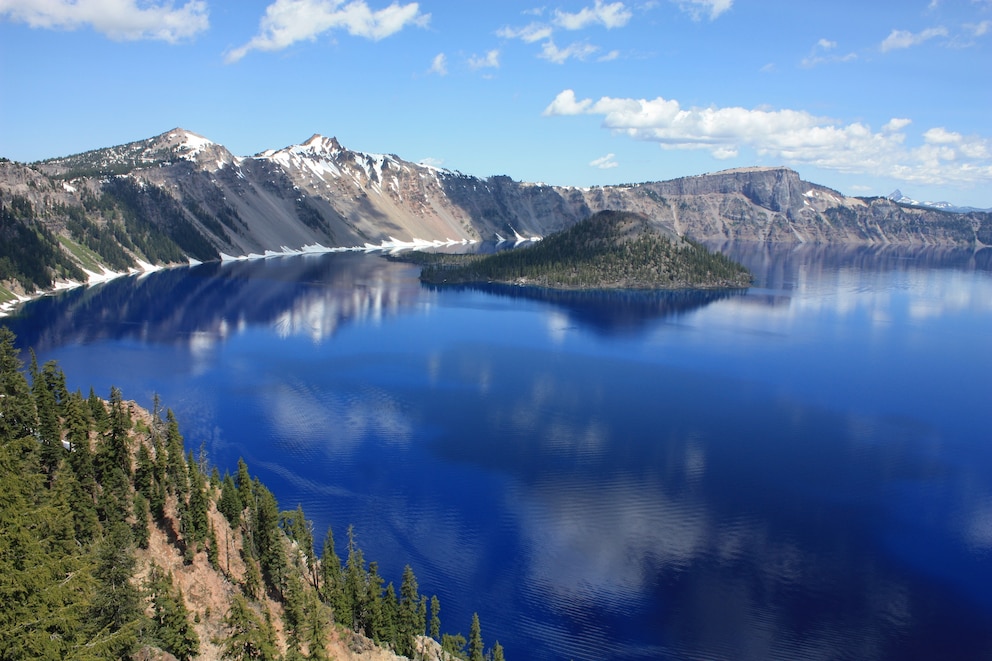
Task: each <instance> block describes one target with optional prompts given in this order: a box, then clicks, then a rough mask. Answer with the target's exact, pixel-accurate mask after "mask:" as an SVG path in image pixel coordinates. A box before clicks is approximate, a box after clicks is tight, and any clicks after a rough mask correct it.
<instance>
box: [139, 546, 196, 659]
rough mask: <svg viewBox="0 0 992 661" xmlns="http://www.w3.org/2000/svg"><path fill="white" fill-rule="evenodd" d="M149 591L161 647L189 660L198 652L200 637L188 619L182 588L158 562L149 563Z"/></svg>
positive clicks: (179, 657) (178, 657) (177, 656)
mask: <svg viewBox="0 0 992 661" xmlns="http://www.w3.org/2000/svg"><path fill="white" fill-rule="evenodd" d="M148 592H149V594H150V596H151V599H152V610H153V613H154V615H153V619H154V621H155V623H156V625H157V627H156V629H157V630H156V637H157V638H158V640H159V641H160V642H161V643H162V648H163V649H164V650H165V651H166V652H169V653H170V654H172V655H173V656H175V657H176V658H177V659H179V661H189V660H190V659H192V658H194V657H195V656H196V655H198V654H199V653H200V637H199V636H198V635H197V633H196V630H195V629H193V625H192V624H191V623H190V621H189V611H188V610H187V609H186V601H185V599H183V594H182V591H181V590H178V589H177V588H176V587H175V586H174V584H173V580H172V574H171V573H170V574H167V573H166V572H164V571H163V570H161V569H160V568H159V567H158V566H156V565H154V564H153V565H152V567H151V570H150V571H149V575H148Z"/></svg>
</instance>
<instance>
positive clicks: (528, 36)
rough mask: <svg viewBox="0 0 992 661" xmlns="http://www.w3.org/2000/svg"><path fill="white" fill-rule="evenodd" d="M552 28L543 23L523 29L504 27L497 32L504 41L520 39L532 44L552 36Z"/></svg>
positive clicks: (532, 24) (533, 24) (526, 26)
mask: <svg viewBox="0 0 992 661" xmlns="http://www.w3.org/2000/svg"><path fill="white" fill-rule="evenodd" d="M551 32H552V30H551V26H549V25H545V24H543V23H530V24H529V25H525V26H524V27H522V28H511V27H504V28H500V29H499V30H497V31H496V35H497V36H499V37H502V38H503V39H520V40H521V41H523V42H526V43H528V44H532V43H534V42H535V41H541V40H542V39H548V38H549V37H550V36H551Z"/></svg>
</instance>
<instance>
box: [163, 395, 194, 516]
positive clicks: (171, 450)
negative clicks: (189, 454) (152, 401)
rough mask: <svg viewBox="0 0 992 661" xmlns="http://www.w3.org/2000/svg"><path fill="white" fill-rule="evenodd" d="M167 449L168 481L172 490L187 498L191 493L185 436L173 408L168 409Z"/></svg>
mask: <svg viewBox="0 0 992 661" xmlns="http://www.w3.org/2000/svg"><path fill="white" fill-rule="evenodd" d="M165 416H166V425H167V426H166V432H165V451H166V455H167V460H166V474H167V478H166V480H167V482H168V484H169V487H170V491H171V492H172V493H174V494H176V496H177V497H178V498H179V499H180V500H185V499H186V495H187V494H188V493H189V477H188V469H187V468H186V457H185V455H184V454H183V437H182V434H180V433H179V423H178V422H177V421H176V416H175V414H173V413H172V409H169V410H168V411H166V414H165Z"/></svg>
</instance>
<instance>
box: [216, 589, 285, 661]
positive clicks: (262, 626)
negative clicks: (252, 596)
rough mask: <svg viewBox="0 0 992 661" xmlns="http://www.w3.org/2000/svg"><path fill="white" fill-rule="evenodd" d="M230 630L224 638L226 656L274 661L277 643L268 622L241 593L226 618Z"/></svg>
mask: <svg viewBox="0 0 992 661" xmlns="http://www.w3.org/2000/svg"><path fill="white" fill-rule="evenodd" d="M224 623H225V624H226V625H227V627H228V629H229V630H230V632H229V634H228V636H227V639H225V640H224V658H225V659H233V660H234V661H274V660H275V659H276V658H277V656H278V655H277V653H276V647H275V643H274V642H273V640H272V637H271V635H270V631H269V628H268V626H267V624H266V623H265V622H264V621H262V620H261V619H260V618H259V616H258V615H257V614H256V613H255V612H254V611H253V610H252V608H251V606H249V605H248V602H247V601H245V599H244V597H242V596H241V595H235V596H234V599H233V600H232V601H231V608H230V610H228V612H227V616H226V617H225V618H224Z"/></svg>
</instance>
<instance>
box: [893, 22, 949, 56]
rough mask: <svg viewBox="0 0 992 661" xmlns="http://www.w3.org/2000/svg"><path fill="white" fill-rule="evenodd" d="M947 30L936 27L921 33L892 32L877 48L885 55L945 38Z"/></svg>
mask: <svg viewBox="0 0 992 661" xmlns="http://www.w3.org/2000/svg"><path fill="white" fill-rule="evenodd" d="M946 36H947V28H945V27H943V26H938V27H935V28H927V29H926V30H923V31H922V32H916V33H913V32H909V31H908V30H893V31H892V32H891V33H889V36H888V37H886V38H885V40H884V41H882V43H881V45H880V46H879V48H881V50H882V52H883V53H887V52H889V51H890V50H897V49H901V48H910V47H912V46H919V45H920V44H922V43H923V42H925V41H929V40H930V39H933V38H935V37H946Z"/></svg>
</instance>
